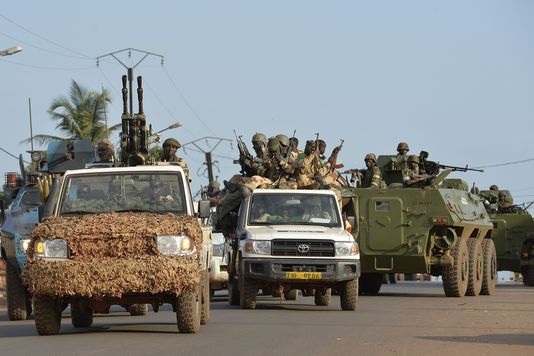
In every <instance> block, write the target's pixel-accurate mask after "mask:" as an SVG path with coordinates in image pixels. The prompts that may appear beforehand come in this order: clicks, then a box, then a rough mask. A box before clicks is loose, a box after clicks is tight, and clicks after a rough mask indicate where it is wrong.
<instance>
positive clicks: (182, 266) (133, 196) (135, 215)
mask: <svg viewBox="0 0 534 356" xmlns="http://www.w3.org/2000/svg"><path fill="white" fill-rule="evenodd" d="M138 84H139V88H138V90H137V93H138V98H139V113H138V114H135V115H133V114H130V113H128V111H127V109H126V108H127V105H126V97H127V89H126V85H125V78H123V92H122V93H123V104H124V107H123V109H124V110H123V114H122V133H121V136H120V139H121V153H120V160H119V162H115V163H91V164H89V165H84V166H83V167H76V168H78V169H73V168H72V167H70V166H69V169H68V170H66V171H63V173H62V174H61V175H59V176H58V177H57V179H56V180H55V181H54V182H55V183H54V185H53V189H52V190H51V192H50V196H49V197H48V199H47V203H46V208H45V211H44V212H43V220H42V222H41V223H40V224H39V225H38V226H37V227H36V228H35V229H34V230H33V232H32V234H31V239H30V241H29V244H28V251H27V253H28V264H27V266H26V269H25V270H24V272H23V276H24V281H25V283H26V285H27V287H28V290H29V292H30V293H32V294H33V305H34V309H35V326H36V329H37V332H38V333H39V334H40V335H53V334H57V333H59V331H60V327H61V314H62V312H63V310H64V309H65V308H66V307H67V306H68V305H69V304H70V308H71V318H72V324H73V326H74V327H89V326H91V325H92V323H93V314H94V313H106V312H109V309H110V307H111V306H112V305H120V306H122V307H124V308H126V309H128V310H129V311H130V314H132V315H142V314H144V313H146V310H147V309H146V305H147V304H151V305H152V308H153V310H154V311H155V312H157V311H158V310H159V307H160V306H161V305H163V304H165V303H168V304H171V305H172V306H173V309H174V310H175V311H176V323H177V327H178V329H179V331H180V332H184V333H196V332H198V331H199V329H200V325H201V324H207V323H208V320H209V313H210V311H209V295H210V291H209V278H208V270H209V266H210V262H211V254H212V248H211V227H209V226H205V225H201V223H200V220H201V219H204V218H206V219H207V218H208V217H209V213H210V211H209V201H201V202H199V206H198V209H196V208H195V206H194V202H193V198H192V196H191V188H190V186H189V180H188V179H187V176H186V173H185V172H184V169H183V168H182V167H181V166H179V165H174V164H172V163H167V162H162V163H159V162H157V163H156V162H151V161H150V159H149V155H148V153H149V152H148V144H149V137H150V134H151V128H150V126H149V128H148V129H147V127H146V117H145V114H144V112H143V104H142V93H143V91H142V87H141V78H140V77H139V78H138ZM67 148H68V147H67ZM92 152H93V156H94V148H93V149H92ZM64 153H65V154H64V155H63V156H65V157H63V158H61V160H60V161H62V164H64V165H65V164H74V163H72V162H68V161H76V160H77V158H78V157H79V155H78V154H77V150H76V142H75V143H74V146H73V151H72V152H70V151H69V150H68V149H67V151H66V152H64ZM72 154H74V157H73V155H72ZM69 158H73V159H69ZM92 162H95V159H93V160H92ZM49 165H50V164H49ZM49 168H50V167H49ZM58 171H59V169H58ZM58 173H59V172H58ZM199 218H201V219H199ZM136 306H142V309H141V308H139V309H138V308H137V307H136Z"/></svg>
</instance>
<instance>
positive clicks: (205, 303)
mask: <svg viewBox="0 0 534 356" xmlns="http://www.w3.org/2000/svg"><path fill="white" fill-rule="evenodd" d="M209 320H210V279H209V275H208V270H205V271H204V273H203V277H202V313H201V315H200V325H208V322H209Z"/></svg>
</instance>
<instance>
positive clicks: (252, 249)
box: [245, 241, 271, 255]
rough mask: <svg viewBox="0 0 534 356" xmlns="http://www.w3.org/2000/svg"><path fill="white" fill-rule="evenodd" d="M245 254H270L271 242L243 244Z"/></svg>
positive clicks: (248, 242)
mask: <svg viewBox="0 0 534 356" xmlns="http://www.w3.org/2000/svg"><path fill="white" fill-rule="evenodd" d="M245 252H247V253H255V254H257V255H270V254H271V241H247V242H245Z"/></svg>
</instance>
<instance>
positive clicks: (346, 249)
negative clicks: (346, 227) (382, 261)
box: [336, 242, 360, 256]
mask: <svg viewBox="0 0 534 356" xmlns="http://www.w3.org/2000/svg"><path fill="white" fill-rule="evenodd" d="M359 254H360V247H359V246H358V244H357V243H356V242H336V256H355V255H359Z"/></svg>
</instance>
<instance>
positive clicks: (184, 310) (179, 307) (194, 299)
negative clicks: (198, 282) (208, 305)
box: [176, 286, 202, 334]
mask: <svg viewBox="0 0 534 356" xmlns="http://www.w3.org/2000/svg"><path fill="white" fill-rule="evenodd" d="M199 289H200V287H199V286H197V287H196V288H195V289H193V290H185V291H182V293H181V294H180V295H179V296H178V297H177V298H176V324H177V325H178V330H179V331H180V332H181V333H185V334H196V333H197V332H198V331H199V330H200V314H201V313H202V311H201V303H202V301H201V298H202V297H201V296H200V293H199Z"/></svg>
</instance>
